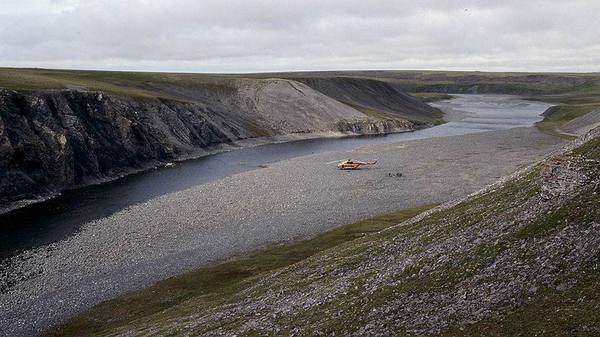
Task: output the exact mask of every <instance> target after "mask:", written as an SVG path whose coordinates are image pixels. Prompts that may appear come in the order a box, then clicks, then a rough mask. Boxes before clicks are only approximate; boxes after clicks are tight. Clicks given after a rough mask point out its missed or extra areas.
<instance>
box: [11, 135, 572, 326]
mask: <svg viewBox="0 0 600 337" xmlns="http://www.w3.org/2000/svg"><path fill="white" fill-rule="evenodd" d="M561 144H562V141H561V140H559V139H558V138H555V137H552V136H547V135H544V134H541V133H539V132H538V131H537V130H536V129H534V128H515V129H510V130H504V131H494V132H486V133H478V134H471V135H464V136H455V137H446V138H434V139H425V140H418V141H407V142H399V143H388V144H383V145H372V146H367V147H363V148H359V149H355V150H353V151H349V152H332V153H325V154H319V155H313V156H308V157H301V158H295V159H292V160H286V161H283V162H278V163H275V164H272V165H269V166H268V167H266V168H264V169H259V170H255V171H250V172H245V173H242V174H239V175H235V176H231V177H227V178H224V179H221V180H218V181H215V182H212V183H209V184H205V185H201V186H197V187H194V188H191V189H189V190H185V191H181V192H177V193H173V194H168V195H164V196H162V197H159V198H156V199H153V200H151V201H148V202H146V203H143V204H139V205H135V206H132V207H130V208H128V209H125V210H123V211H121V212H118V213H116V214H114V215H112V216H110V217H107V218H105V219H101V220H98V221H96V222H93V223H89V224H88V225H86V226H85V227H84V228H83V229H82V230H81V231H80V232H79V233H77V234H76V235H74V236H72V237H70V238H69V239H67V240H64V241H62V242H60V243H57V244H53V245H50V246H47V247H42V248H40V249H36V250H33V251H28V252H25V253H23V254H21V255H19V256H17V257H15V258H14V259H12V260H11V261H10V262H9V264H8V265H5V266H1V268H0V270H1V273H2V274H0V286H1V289H2V294H1V295H0V327H2V329H1V331H3V332H4V333H5V334H6V335H27V334H32V333H35V332H39V331H41V330H42V329H44V328H46V327H48V326H49V325H51V324H55V323H57V322H60V321H61V320H63V319H65V318H67V317H69V316H70V315H73V314H74V313H76V312H78V311H81V310H83V309H85V308H88V307H90V306H91V305H93V304H95V303H98V302H100V301H102V300H105V299H108V298H111V297H114V296H116V295H117V294H120V293H123V292H125V291H127V290H130V289H133V288H137V287H142V286H145V285H149V284H150V283H152V282H154V281H156V280H159V279H163V278H166V277H168V276H171V275H174V274H178V273H181V272H184V271H186V270H190V269H193V268H197V267H200V266H203V265H206V264H208V263H210V262H213V261H217V260H219V259H223V258H228V257H231V256H232V255H235V254H241V253H243V252H247V251H250V250H253V249H256V248H259V247H261V246H264V245H265V244H268V243H269V242H279V241H285V240H293V239H297V238H303V237H309V236H311V235H315V234H317V233H319V232H323V231H325V230H328V229H331V228H333V227H335V226H338V225H341V224H345V223H350V222H354V221H356V220H357V219H362V218H367V217H371V216H374V215H377V214H380V213H383V212H388V211H393V210H398V209H402V208H407V207H414V206H418V205H422V204H428V203H437V202H445V201H448V200H451V199H454V198H458V197H462V196H465V195H467V194H469V193H472V192H474V191H476V190H478V189H480V188H481V187H483V186H485V185H487V184H489V183H492V182H494V181H496V180H497V179H498V178H500V177H502V176H504V175H506V174H509V173H511V172H514V171H515V170H517V169H518V168H520V167H523V166H526V165H529V164H531V163H532V162H535V161H537V160H540V159H541V158H542V157H543V156H545V155H546V154H547V153H549V152H550V151H552V150H555V149H557V148H558V147H560V146H561ZM345 158H356V159H379V162H378V164H377V166H375V167H374V168H372V169H365V170H361V171H355V172H343V171H338V170H337V169H335V161H337V160H339V159H345ZM398 172H400V173H402V177H397V176H390V175H393V174H394V173H398ZM382 258H385V255H383V256H382Z"/></svg>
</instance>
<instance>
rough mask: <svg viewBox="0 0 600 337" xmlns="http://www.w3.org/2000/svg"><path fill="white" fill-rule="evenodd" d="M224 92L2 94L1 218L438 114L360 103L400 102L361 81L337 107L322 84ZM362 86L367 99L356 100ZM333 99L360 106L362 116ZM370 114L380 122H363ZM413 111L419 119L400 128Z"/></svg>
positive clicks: (170, 88) (243, 83) (284, 83)
mask: <svg viewBox="0 0 600 337" xmlns="http://www.w3.org/2000/svg"><path fill="white" fill-rule="evenodd" d="M224 83H226V85H218V86H216V85H212V86H208V85H202V86H199V85H198V86H190V87H185V86H181V85H165V84H164V83H160V85H156V84H155V83H144V84H140V86H142V87H143V88H144V90H152V93H157V94H156V96H155V97H147V96H145V95H139V96H138V95H128V94H123V93H115V92H111V91H110V90H109V91H97V90H87V89H86V88H81V87H79V86H77V87H76V88H75V89H51V90H34V91H32V90H18V89H17V90H12V89H0V212H1V211H6V210H8V209H10V208H15V207H18V206H19V205H22V204H26V203H27V202H29V201H31V200H38V199H40V198H45V197H49V196H52V195H53V194H55V193H58V192H60V191H63V190H65V189H69V188H73V187H78V186H83V185H87V184H92V183H96V182H101V181H105V180H110V179H114V178H116V177H120V176H122V175H125V174H129V173H132V172H136V171H139V170H143V169H147V168H150V167H153V166H156V165H159V164H161V163H164V162H169V161H173V160H181V159H186V158H190V157H197V156H200V155H204V154H207V153H210V152H214V151H217V150H219V149H222V148H223V146H227V145H240V142H242V143H243V142H244V141H245V140H249V139H260V140H261V141H263V142H267V141H269V140H270V139H273V138H274V137H276V138H277V139H278V140H282V139H283V140H285V139H286V138H290V139H291V138H294V137H298V135H300V136H301V137H314V136H328V135H344V134H346V135H349V134H379V133H387V132H399V131H410V130H414V129H415V128H419V127H424V126H427V125H428V124H427V123H428V122H431V121H432V120H433V118H430V116H434V115H435V114H436V113H437V112H436V111H435V110H434V109H433V108H431V107H429V106H427V105H425V104H421V103H419V102H417V101H414V100H413V101H410V100H407V102H409V101H410V104H406V106H404V107H403V105H402V104H401V103H399V102H397V103H398V104H396V105H390V104H388V105H383V104H380V103H379V102H378V101H373V100H371V101H369V100H367V99H366V98H365V97H380V98H379V100H382V101H384V100H389V101H394V102H396V101H397V98H396V97H395V96H401V97H402V99H404V100H406V97H404V95H405V94H403V93H401V92H399V91H396V90H390V88H389V86H387V85H385V84H381V85H379V86H374V83H368V84H369V86H365V84H367V83H366V82H365V81H363V82H358V83H355V84H353V85H352V90H351V91H348V92H346V93H345V94H344V96H343V97H341V95H340V94H339V93H338V92H334V95H333V96H334V97H331V96H329V95H327V93H328V92H331V90H325V89H324V90H323V92H322V91H319V90H315V88H316V89H323V88H324V87H325V86H324V85H322V84H321V85H318V86H315V88H311V87H310V86H309V85H306V84H304V83H301V82H298V81H292V80H282V79H233V80H230V81H227V82H224ZM346 85H347V83H346ZM361 85H363V86H364V88H363V89H364V90H365V91H366V92H368V94H362V93H361V91H360V90H361V89H360V87H361ZM330 87H331V86H330ZM365 95H367V96H365ZM336 98H338V99H336ZM342 98H343V99H342ZM340 99H342V101H343V100H346V101H347V100H350V99H352V100H354V101H359V102H361V106H362V110H363V111H361V109H357V108H355V107H352V106H350V105H348V104H344V103H342V102H341V101H340ZM374 102H375V103H374ZM367 108H368V109H370V110H369V111H370V112H373V111H379V110H384V111H385V113H384V114H378V115H377V114H373V113H368V114H367V113H365V111H364V109H367ZM383 108H385V109H383ZM401 108H402V109H404V110H402V111H400V110H401ZM394 109H396V110H398V111H395V110H394ZM413 109H414V111H415V115H419V114H423V116H424V117H423V116H421V117H423V118H414V119H412V120H411V119H409V118H406V113H405V112H406V111H408V110H410V111H412V110H413Z"/></svg>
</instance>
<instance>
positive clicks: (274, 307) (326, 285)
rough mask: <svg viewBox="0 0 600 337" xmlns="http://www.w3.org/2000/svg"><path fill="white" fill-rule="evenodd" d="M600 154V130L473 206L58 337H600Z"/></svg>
mask: <svg viewBox="0 0 600 337" xmlns="http://www.w3.org/2000/svg"><path fill="white" fill-rule="evenodd" d="M599 149H600V128H596V129H594V130H592V131H591V132H590V133H589V134H587V135H586V136H584V137H582V138H580V139H579V140H577V141H576V142H573V143H570V144H569V145H568V146H567V148H565V149H564V150H562V151H560V152H558V153H555V154H553V155H552V156H551V157H549V158H548V159H546V160H544V161H542V162H540V163H538V164H536V165H533V166H531V167H528V168H525V169H523V170H521V171H519V172H517V173H515V174H513V175H512V176H510V177H507V178H505V179H503V180H501V181H499V182H498V183H496V184H494V185H492V186H490V187H488V188H486V189H484V190H482V191H480V192H478V193H475V194H474V195H471V196H469V197H467V198H465V199H463V200H457V201H454V202H449V203H447V204H444V205H441V206H439V207H436V208H434V209H431V210H429V211H425V212H423V213H422V214H420V215H418V216H416V217H413V218H411V219H410V220H403V219H406V218H407V217H410V216H412V215H414V214H416V213H418V212H421V211H423V210H424V209H426V208H427V207H425V208H421V209H419V210H408V211H406V212H398V213H394V214H388V215H385V216H382V217H379V218H376V219H372V220H370V221H363V222H361V223H357V224H353V225H348V226H346V227H342V228H340V229H336V230H334V231H333V232H331V233H328V234H325V235H323V236H321V237H318V238H316V239H312V240H309V241H305V242H301V243H298V244H295V245H291V246H282V247H273V248H269V249H267V250H265V251H262V252H258V253H256V254H255V255H252V256H250V257H246V258H243V259H240V260H236V261H230V262H226V263H223V264H220V265H216V266H213V267H209V268H206V269H201V270H199V271H196V272H193V273H189V274H185V275H182V276H178V277H174V278H171V279H168V280H165V281H162V282H159V283H157V284H156V285H155V286H153V287H150V288H148V289H145V290H141V291H137V292H134V293H131V294H129V295H126V296H123V297H121V298H117V299H115V300H111V301H108V302H106V303H104V304H101V305H99V306H97V307H95V308H93V309H92V310H90V311H88V312H85V313H83V314H82V315H80V316H78V317H76V318H74V319H73V320H71V321H70V322H68V323H67V324H66V325H65V326H63V327H61V328H59V329H56V330H53V331H52V332H51V335H78V334H96V335H104V336H106V335H127V336H132V335H148V334H153V335H170V334H200V335H224V334H225V335H233V334H238V335H248V334H250V335H282V334H284V335H331V334H332V333H333V332H335V333H336V334H341V335H359V336H365V335H398V334H400V335H406V336H412V335H420V336H422V335H433V336H497V335H498V336H501V335H516V334H521V335H538V336H572V335H578V336H596V335H598V334H599V333H600V325H599V322H600V316H599V313H600V311H599V310H598V309H599V308H600V294H599V293H598V289H600V288H599V286H600V269H599V268H600V265H598V261H599V257H600V223H598V219H600V213H599V210H598V207H597V205H598V203H599V202H600V199H599V195H600V194H599V192H600V152H599ZM394 219H396V221H394ZM396 223H399V224H397V225H395V224H396ZM292 257H293V258H292ZM157 294H160V296H157Z"/></svg>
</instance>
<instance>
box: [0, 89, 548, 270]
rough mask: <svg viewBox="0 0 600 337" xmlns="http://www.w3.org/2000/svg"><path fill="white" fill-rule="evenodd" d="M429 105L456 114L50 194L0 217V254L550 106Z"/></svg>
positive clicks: (509, 102)
mask: <svg viewBox="0 0 600 337" xmlns="http://www.w3.org/2000/svg"><path fill="white" fill-rule="evenodd" d="M433 105H434V106H436V107H439V108H440V109H442V110H444V111H446V112H448V113H449V117H450V119H451V120H452V119H455V118H456V117H457V116H458V117H459V118H460V119H457V120H452V121H450V122H449V123H446V124H443V125H439V126H435V127H432V128H429V129H425V130H419V131H415V132H408V133H398V134H389V135H383V136H363V137H345V138H325V139H310V140H301V141H294V142H289V143H280V144H268V145H261V146H256V147H250V148H242V149H238V150H234V151H230V152H223V153H219V154H214V155H210V156H206V157H202V158H199V159H195V160H189V161H186V162H181V163H178V164H177V165H175V166H172V167H163V168H159V169H156V170H150V171H146V172H142V173H138V174H134V175H131V176H128V177H125V178H122V179H119V180H116V181H113V182H109V183H105V184H101V185H96V186H90V187H85V188H81V189H77V190H73V191H68V192H65V193H64V194H63V195H61V196H59V197H56V198H54V199H51V200H48V201H45V202H41V203H37V204H34V205H31V206H28V207H25V208H23V209H20V210H16V211H13V212H11V213H8V214H5V215H1V216H0V243H1V244H0V259H2V258H6V257H10V256H13V255H15V254H17V253H18V252H20V251H22V250H25V249H31V248H34V247H38V246H41V245H45V244H49V243H52V242H56V241H59V240H62V239H64V238H66V237H68V236H69V235H70V234H72V233H74V232H76V231H77V230H78V228H80V227H81V225H83V224H85V223H87V222H89V221H92V220H95V219H99V218H103V217H106V216H108V215H110V214H113V213H115V212H117V211H120V210H122V209H125V208H127V207H129V206H131V205H134V204H138V203H141V202H144V201H147V200H149V199H152V198H154V197H157V196H160V195H163V194H166V193H170V192H175V191H180V190H184V189H187V188H189V187H192V186H195V185H199V184H204V183H207V182H210V181H212V180H215V179H219V178H222V177H226V176H230V175H233V174H236V173H240V172H245V171H249V170H254V169H260V166H261V165H268V164H269V163H273V162H277V161H281V160H285V159H290V158H294V157H299V156H305V155H310V154H314V153H322V152H328V151H340V150H341V151H343V150H351V149H354V148H357V147H360V146H363V145H369V144H381V143H389V142H397V141H403V140H414V139H424V138H433V137H444V136H454V135H462V134H467V133H474V132H483V131H491V130H500V129H508V128H513V127H520V126H531V125H532V124H533V123H534V122H536V121H539V120H541V117H540V114H541V113H542V112H544V111H545V110H546V109H547V108H548V107H549V106H550V105H549V104H546V103H539V102H527V101H522V100H515V99H513V98H511V97H509V96H497V95H457V96H456V97H455V98H454V99H453V100H450V101H443V102H437V103H435V104H433ZM332 167H333V166H332Z"/></svg>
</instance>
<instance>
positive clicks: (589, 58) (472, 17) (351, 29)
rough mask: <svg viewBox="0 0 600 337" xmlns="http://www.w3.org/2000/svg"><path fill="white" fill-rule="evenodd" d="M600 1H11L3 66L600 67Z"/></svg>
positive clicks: (3, 31) (1, 11) (2, 8)
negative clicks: (599, 28)
mask: <svg viewBox="0 0 600 337" xmlns="http://www.w3.org/2000/svg"><path fill="white" fill-rule="evenodd" d="M597 13H600V2H599V1H595V0H589V1H584V0H574V1H542V0H531V1H511V0H509V1H467V0H464V1H445V0H426V1H416V0H413V1H404V0H402V1H392V0H371V1H357V0H333V1H327V0H319V1H316V0H305V1H282V0H280V1H267V0H257V1H241V0H222V1H191V0H190V1H186V0H172V1H167V0H163V1H160V0H134V1H121V0H104V1H100V0H87V1H85V0H19V1H15V0H4V1H3V2H2V4H0V22H2V23H1V24H0V65H4V66H36V67H59V68H94V69H131V70H164V71H199V72H203V71H210V72H239V71H271V70H307V69H315V70H319V69H475V70H531V71H560V70H565V71H598V70H600V67H599V66H600V57H599V56H597V55H600V53H599V50H600V31H599V30H598V29H597V27H599V26H600V16H599V15H597Z"/></svg>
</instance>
